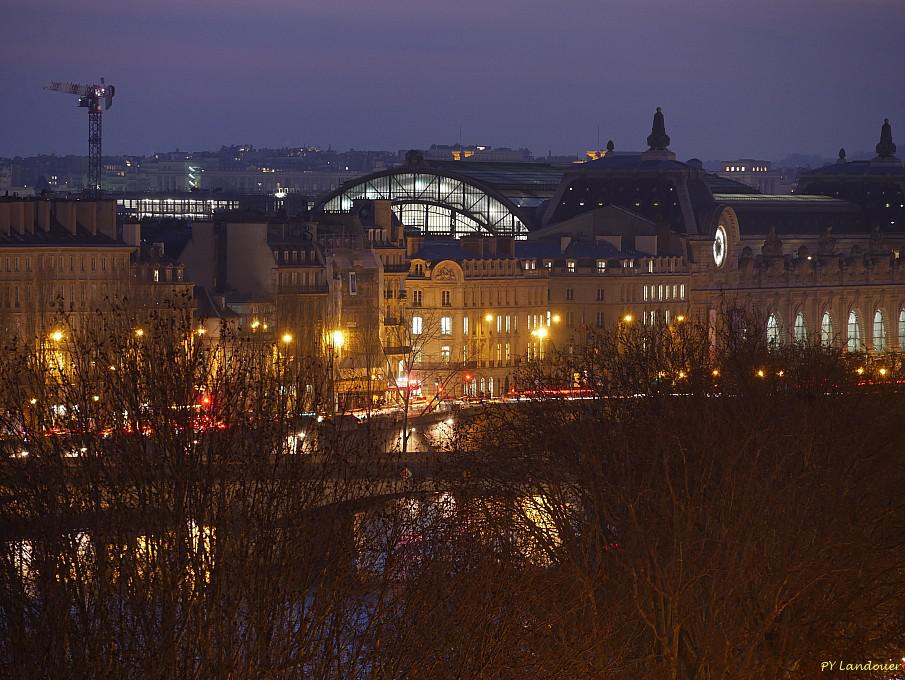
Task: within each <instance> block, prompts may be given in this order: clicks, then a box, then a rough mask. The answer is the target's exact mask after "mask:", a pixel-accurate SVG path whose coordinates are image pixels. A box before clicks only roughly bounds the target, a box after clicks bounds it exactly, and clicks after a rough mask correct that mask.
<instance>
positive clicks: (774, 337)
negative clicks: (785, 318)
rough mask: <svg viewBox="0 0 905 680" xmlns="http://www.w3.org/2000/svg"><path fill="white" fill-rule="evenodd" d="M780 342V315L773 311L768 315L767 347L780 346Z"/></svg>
mask: <svg viewBox="0 0 905 680" xmlns="http://www.w3.org/2000/svg"><path fill="white" fill-rule="evenodd" d="M780 342H781V338H780V327H779V317H778V316H776V314H775V313H773V314H770V316H769V317H767V347H779V344H780Z"/></svg>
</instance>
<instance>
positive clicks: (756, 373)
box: [754, 368, 766, 378]
mask: <svg viewBox="0 0 905 680" xmlns="http://www.w3.org/2000/svg"><path fill="white" fill-rule="evenodd" d="M754 375H756V376H757V377H758V378H763V377H764V376H765V375H766V373H764V369H762V368H758V369H757V371H755V373H754Z"/></svg>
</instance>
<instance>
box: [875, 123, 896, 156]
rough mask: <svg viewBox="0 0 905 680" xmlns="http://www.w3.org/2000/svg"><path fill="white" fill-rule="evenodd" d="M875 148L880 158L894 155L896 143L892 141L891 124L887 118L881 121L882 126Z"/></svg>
mask: <svg viewBox="0 0 905 680" xmlns="http://www.w3.org/2000/svg"><path fill="white" fill-rule="evenodd" d="M876 149H877V155H878V156H879V157H880V158H891V157H892V156H895V155H896V145H895V144H893V143H892V126H891V125H890V124H889V118H886V119H885V120H884V121H883V127H881V128H880V141H879V143H878V144H877V146H876Z"/></svg>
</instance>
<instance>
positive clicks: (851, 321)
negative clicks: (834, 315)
mask: <svg viewBox="0 0 905 680" xmlns="http://www.w3.org/2000/svg"><path fill="white" fill-rule="evenodd" d="M847 331H848V334H847V337H848V339H847V341H846V344H845V347H846V349H848V351H849V352H860V351H861V323H860V319H858V312H856V311H855V310H854V309H853V310H852V311H850V312H849V313H848V325H847Z"/></svg>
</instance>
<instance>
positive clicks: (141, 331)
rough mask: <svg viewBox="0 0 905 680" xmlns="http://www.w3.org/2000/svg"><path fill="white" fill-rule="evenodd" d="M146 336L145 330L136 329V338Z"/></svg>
mask: <svg viewBox="0 0 905 680" xmlns="http://www.w3.org/2000/svg"><path fill="white" fill-rule="evenodd" d="M144 334H145V331H144V329H143V328H136V329H135V337H136V338H141V337H144Z"/></svg>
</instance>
